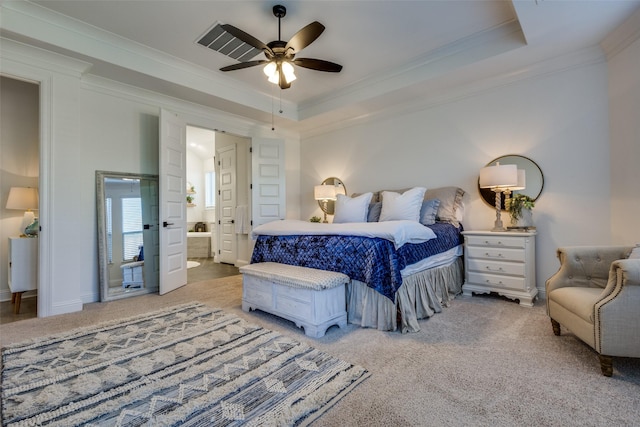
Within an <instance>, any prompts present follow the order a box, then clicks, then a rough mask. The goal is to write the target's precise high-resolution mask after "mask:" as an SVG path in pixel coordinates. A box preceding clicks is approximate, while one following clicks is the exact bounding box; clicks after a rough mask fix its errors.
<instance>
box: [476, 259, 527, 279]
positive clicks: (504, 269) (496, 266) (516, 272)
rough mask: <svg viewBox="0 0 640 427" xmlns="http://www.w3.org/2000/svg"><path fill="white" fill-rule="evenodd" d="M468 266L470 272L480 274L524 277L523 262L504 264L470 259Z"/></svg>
mask: <svg viewBox="0 0 640 427" xmlns="http://www.w3.org/2000/svg"><path fill="white" fill-rule="evenodd" d="M467 265H468V268H469V270H470V271H477V272H479V273H493V274H510V275H512V276H524V263H522V262H502V261H488V260H484V259H469V260H468V263H467Z"/></svg>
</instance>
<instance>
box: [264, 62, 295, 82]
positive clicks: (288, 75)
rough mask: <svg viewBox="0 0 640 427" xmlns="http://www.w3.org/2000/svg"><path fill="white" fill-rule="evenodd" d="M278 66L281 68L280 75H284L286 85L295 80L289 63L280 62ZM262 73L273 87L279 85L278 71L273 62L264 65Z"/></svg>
mask: <svg viewBox="0 0 640 427" xmlns="http://www.w3.org/2000/svg"><path fill="white" fill-rule="evenodd" d="M280 66H281V67H282V74H283V75H284V79H285V81H286V82H287V84H288V83H291V82H292V81H294V80H295V79H296V78H297V77H296V75H295V72H294V71H295V70H294V68H293V65H291V64H290V63H289V62H287V61H282V63H281V65H280ZM263 71H264V74H265V75H267V77H269V82H270V83H273V84H275V85H277V84H279V83H280V73H279V71H278V65H277V64H276V62H275V61H274V62H269V63H268V64H267V65H265V67H264V70H263Z"/></svg>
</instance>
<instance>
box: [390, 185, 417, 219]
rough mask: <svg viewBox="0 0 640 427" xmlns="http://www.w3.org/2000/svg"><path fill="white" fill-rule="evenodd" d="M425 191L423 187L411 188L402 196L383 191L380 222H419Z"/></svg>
mask: <svg viewBox="0 0 640 427" xmlns="http://www.w3.org/2000/svg"><path fill="white" fill-rule="evenodd" d="M425 191H427V189H426V188H424V187H415V188H412V189H411V190H409V191H407V192H405V193H404V194H400V193H395V192H392V191H383V192H382V210H381V211H380V221H398V220H409V221H419V220H420V209H421V207H422V201H423V199H424V193H425Z"/></svg>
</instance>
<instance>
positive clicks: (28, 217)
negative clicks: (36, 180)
mask: <svg viewBox="0 0 640 427" xmlns="http://www.w3.org/2000/svg"><path fill="white" fill-rule="evenodd" d="M6 208H7V209H16V210H21V211H25V212H24V218H23V219H22V225H21V227H20V234H23V233H24V232H25V228H27V227H28V226H29V225H31V224H33V223H34V222H35V221H36V218H35V214H34V213H33V211H34V210H37V209H38V189H37V188H31V187H11V189H10V190H9V197H8V198H7V206H6ZM36 235H37V232H36Z"/></svg>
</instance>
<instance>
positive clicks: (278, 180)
mask: <svg viewBox="0 0 640 427" xmlns="http://www.w3.org/2000/svg"><path fill="white" fill-rule="evenodd" d="M251 154H252V155H251V180H252V188H253V191H252V192H251V206H252V215H251V217H252V225H253V227H257V226H258V225H262V224H266V223H267V222H271V221H275V220H279V219H284V218H285V214H286V211H285V209H286V192H285V163H284V141H283V140H281V139H264V138H254V139H253V140H252V141H251Z"/></svg>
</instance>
